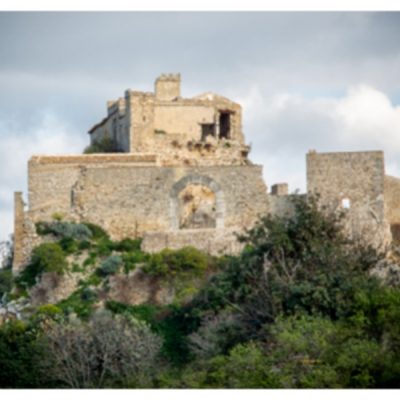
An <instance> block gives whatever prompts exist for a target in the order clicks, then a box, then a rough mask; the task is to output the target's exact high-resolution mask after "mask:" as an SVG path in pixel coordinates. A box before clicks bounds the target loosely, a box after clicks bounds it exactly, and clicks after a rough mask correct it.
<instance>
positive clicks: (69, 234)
mask: <svg viewBox="0 0 400 400" xmlns="http://www.w3.org/2000/svg"><path fill="white" fill-rule="evenodd" d="M36 231H37V233H38V234H39V235H48V234H53V235H54V236H55V237H56V238H59V239H67V238H68V239H76V240H88V239H89V238H90V237H91V236H92V232H91V230H90V229H89V228H88V227H87V226H86V225H85V224H75V223H73V222H63V221H53V222H38V223H37V224H36Z"/></svg>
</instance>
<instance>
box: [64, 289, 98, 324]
mask: <svg viewBox="0 0 400 400" xmlns="http://www.w3.org/2000/svg"><path fill="white" fill-rule="evenodd" d="M91 291H92V290H91V289H89V288H86V287H84V288H81V289H78V290H76V291H75V292H74V293H72V294H71V295H70V296H69V297H68V298H67V299H65V300H62V301H60V302H59V303H58V304H57V307H59V308H60V309H61V310H63V312H65V313H66V314H70V313H72V312H74V313H76V314H77V315H78V317H80V318H84V319H85V318H88V317H89V316H90V315H91V314H92V312H93V303H94V302H95V301H96V299H97V295H96V294H95V293H93V294H92V293H91Z"/></svg>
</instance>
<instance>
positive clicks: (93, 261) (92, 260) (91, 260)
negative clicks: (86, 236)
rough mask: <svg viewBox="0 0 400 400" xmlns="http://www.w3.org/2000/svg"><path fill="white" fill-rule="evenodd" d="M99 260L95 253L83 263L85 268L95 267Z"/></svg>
mask: <svg viewBox="0 0 400 400" xmlns="http://www.w3.org/2000/svg"><path fill="white" fill-rule="evenodd" d="M96 260H97V254H96V253H95V252H91V253H90V254H89V257H88V258H86V260H85V261H84V262H83V266H84V267H88V266H89V265H95V264H96Z"/></svg>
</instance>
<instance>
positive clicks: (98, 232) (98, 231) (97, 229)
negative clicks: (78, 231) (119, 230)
mask: <svg viewBox="0 0 400 400" xmlns="http://www.w3.org/2000/svg"><path fill="white" fill-rule="evenodd" d="M82 225H85V226H86V227H87V228H89V230H90V232H91V233H92V235H91V237H92V239H94V240H98V239H102V238H104V239H109V238H110V237H109V235H108V233H107V232H106V231H105V230H104V229H103V228H102V227H101V226H98V225H96V224H92V223H91V222H82Z"/></svg>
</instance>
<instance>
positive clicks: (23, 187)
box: [0, 111, 87, 241]
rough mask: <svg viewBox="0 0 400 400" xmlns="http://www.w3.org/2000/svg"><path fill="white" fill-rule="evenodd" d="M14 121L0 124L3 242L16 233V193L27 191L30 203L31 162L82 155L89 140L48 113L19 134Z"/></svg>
mask: <svg viewBox="0 0 400 400" xmlns="http://www.w3.org/2000/svg"><path fill="white" fill-rule="evenodd" d="M19 129H20V128H19V126H18V124H16V123H15V121H13V120H7V121H2V122H0V137H2V144H1V147H0V168H1V171H2V173H1V174H0V218H1V224H0V241H1V240H5V239H7V238H8V235H9V234H10V233H12V230H13V193H14V192H15V191H23V192H24V199H25V201H27V162H28V160H29V158H30V157H31V156H32V155H33V154H64V153H81V152H82V149H83V148H84V146H85V145H86V144H87V143H86V139H87V138H86V137H84V135H80V134H79V133H78V132H76V131H74V130H72V129H71V128H70V126H69V125H68V124H67V123H65V122H64V121H63V120H62V119H61V118H60V117H59V116H57V115H54V114H53V113H51V112H49V111H46V112H43V113H42V117H41V118H40V119H39V121H38V122H37V124H36V125H34V126H31V127H30V128H29V129H26V130H25V131H23V132H22V131H20V130H19Z"/></svg>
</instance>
